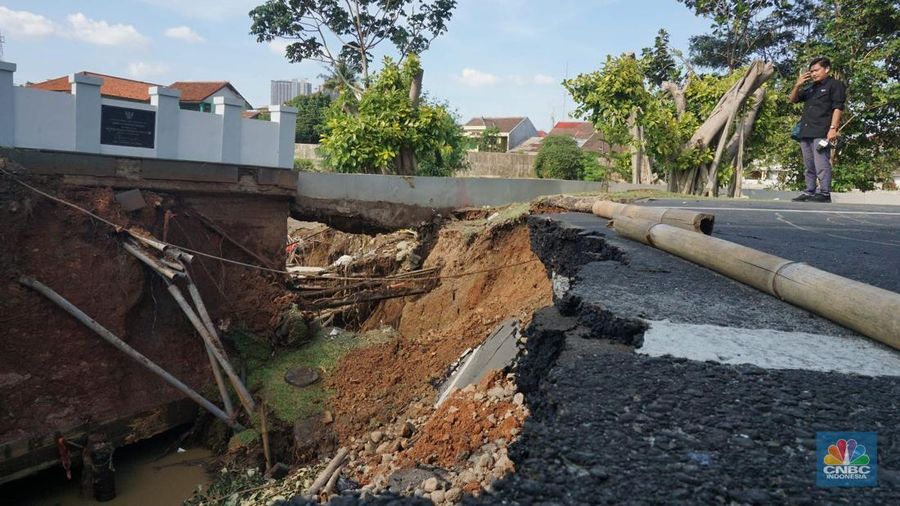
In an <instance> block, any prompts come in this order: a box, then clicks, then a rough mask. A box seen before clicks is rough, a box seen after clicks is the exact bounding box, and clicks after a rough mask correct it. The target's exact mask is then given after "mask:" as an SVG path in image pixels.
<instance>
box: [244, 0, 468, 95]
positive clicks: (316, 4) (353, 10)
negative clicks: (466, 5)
mask: <svg viewBox="0 0 900 506" xmlns="http://www.w3.org/2000/svg"><path fill="white" fill-rule="evenodd" d="M455 7H456V1H455V0H432V1H426V0H268V1H267V2H266V3H265V4H263V5H260V6H258V7H256V8H254V9H253V10H252V11H250V18H251V19H252V20H253V24H252V26H251V28H250V33H251V34H252V35H256V40H257V41H258V42H269V41H272V40H274V39H275V38H282V39H287V40H293V41H294V42H292V43H291V44H290V45H288V46H287V49H286V50H285V54H286V56H287V58H288V59H289V60H290V61H291V62H292V63H300V62H302V61H306V60H312V61H318V62H322V63H325V64H326V65H327V66H328V67H330V68H337V67H338V65H339V63H340V62H344V63H345V64H347V65H350V66H352V67H353V68H359V69H361V71H362V78H363V79H362V80H363V82H362V88H363V89H364V88H365V87H367V86H368V85H369V64H370V63H371V61H372V57H373V54H374V50H375V48H377V47H378V46H379V45H380V44H382V43H383V42H385V41H388V42H390V43H392V44H393V45H394V47H395V48H396V49H397V51H398V52H399V58H398V61H399V62H402V61H403V60H404V59H405V58H406V57H407V56H409V55H411V54H421V53H422V52H423V51H425V50H426V49H428V46H429V45H430V44H431V42H432V41H433V40H434V39H435V38H436V37H438V36H439V35H441V34H442V33H444V32H446V31H447V22H448V21H449V20H450V16H451V15H452V12H453V9H454V8H455ZM344 84H345V85H347V86H348V87H350V88H356V86H354V85H352V84H351V83H349V82H346V81H345V83H344ZM357 89H358V88H357ZM358 91H361V89H358Z"/></svg>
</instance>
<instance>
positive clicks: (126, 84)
mask: <svg viewBox="0 0 900 506" xmlns="http://www.w3.org/2000/svg"><path fill="white" fill-rule="evenodd" d="M79 74H81V75H87V76H92V77H99V78H101V79H103V85H102V86H100V95H102V96H104V97H109V98H118V99H123V100H136V101H140V102H149V101H150V93H149V91H148V89H149V88H150V87H151V86H162V85H161V84H154V83H148V82H144V81H135V80H133V79H124V78H122V77H116V76H109V75H106V74H98V73H96V72H87V71H82V72H79ZM27 86H28V87H30V88H37V89H41V90H47V91H64V92H66V93H71V92H72V85H71V84H70V83H69V76H63V77H57V78H56V79H48V80H46V81H43V82H40V83H31V84H28V85H27Z"/></svg>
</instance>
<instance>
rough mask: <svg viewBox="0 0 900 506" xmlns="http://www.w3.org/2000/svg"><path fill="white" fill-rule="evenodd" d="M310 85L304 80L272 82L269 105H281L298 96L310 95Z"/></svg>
mask: <svg viewBox="0 0 900 506" xmlns="http://www.w3.org/2000/svg"><path fill="white" fill-rule="evenodd" d="M311 94H312V84H310V83H309V82H308V81H307V80H306V79H291V80H290V81H272V93H271V95H270V97H271V100H270V101H269V103H271V104H275V105H282V104H284V103H285V102H287V101H288V100H291V99H292V98H294V97H297V96H300V95H311Z"/></svg>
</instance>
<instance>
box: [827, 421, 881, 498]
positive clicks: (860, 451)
mask: <svg viewBox="0 0 900 506" xmlns="http://www.w3.org/2000/svg"><path fill="white" fill-rule="evenodd" d="M843 434H847V436H846V437H840V436H842V435H843ZM843 434H842V433H819V434H818V437H817V439H818V445H817V446H818V449H819V452H818V453H819V459H820V460H819V473H818V477H817V482H818V484H819V485H820V486H832V487H835V486H837V487H840V486H844V487H854V486H857V487H859V486H874V485H876V483H877V469H878V468H877V464H876V462H875V461H874V456H875V444H876V436H875V434H874V433H871V432H870V433H843ZM829 436H830V437H829ZM853 436H855V437H853ZM829 441H831V442H832V444H828V442H829ZM863 443H868V448H867V445H865V444H863ZM826 445H827V446H826ZM823 450H825V451H824V452H823ZM870 452H871V455H870ZM823 453H824V455H823Z"/></svg>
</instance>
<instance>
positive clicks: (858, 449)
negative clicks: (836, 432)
mask: <svg viewBox="0 0 900 506" xmlns="http://www.w3.org/2000/svg"><path fill="white" fill-rule="evenodd" d="M868 464H869V456H868V455H866V447H865V446H863V445H861V444H858V443H857V442H856V440H855V439H838V440H837V442H836V443H835V444H833V445H831V446H829V447H828V455H825V465H826V466H865V465H868Z"/></svg>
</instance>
